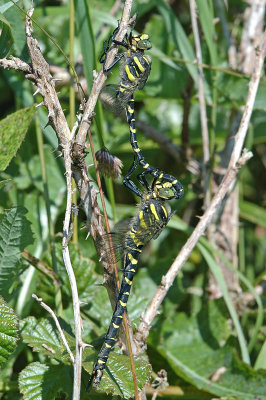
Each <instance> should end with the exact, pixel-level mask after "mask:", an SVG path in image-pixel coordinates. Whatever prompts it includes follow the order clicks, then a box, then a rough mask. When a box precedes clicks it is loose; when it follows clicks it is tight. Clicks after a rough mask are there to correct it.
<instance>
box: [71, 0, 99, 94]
mask: <svg viewBox="0 0 266 400" xmlns="http://www.w3.org/2000/svg"><path fill="white" fill-rule="evenodd" d="M74 4H75V10H76V23H77V25H76V26H77V34H78V36H79V39H80V47H81V53H82V59H83V65H84V73H85V77H86V81H87V85H88V89H89V90H90V89H91V86H92V79H93V74H92V72H93V70H94V69H95V68H96V62H95V58H96V56H95V44H94V34H93V30H92V23H91V18H90V9H89V5H88V2H87V0H75V2H74Z"/></svg>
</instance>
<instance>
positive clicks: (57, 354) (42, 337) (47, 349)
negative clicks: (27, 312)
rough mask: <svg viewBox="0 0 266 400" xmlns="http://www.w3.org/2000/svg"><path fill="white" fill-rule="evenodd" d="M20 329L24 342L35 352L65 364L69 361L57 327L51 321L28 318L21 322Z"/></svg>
mask: <svg viewBox="0 0 266 400" xmlns="http://www.w3.org/2000/svg"><path fill="white" fill-rule="evenodd" d="M20 329H21V337H22V339H23V341H24V342H25V343H27V344H28V345H29V346H31V347H32V348H33V351H38V352H41V353H43V354H46V355H47V356H49V357H50V358H56V359H57V360H59V361H63V362H65V363H67V362H68V361H69V356H68V353H67V352H66V349H65V347H64V345H63V344H62V342H61V340H60V336H59V333H58V331H57V329H56V326H55V324H54V323H53V321H51V320H50V319H47V318H41V319H39V320H37V319H36V318H34V317H28V318H25V319H24V320H23V321H21V323H20Z"/></svg>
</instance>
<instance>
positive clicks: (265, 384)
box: [149, 302, 266, 400]
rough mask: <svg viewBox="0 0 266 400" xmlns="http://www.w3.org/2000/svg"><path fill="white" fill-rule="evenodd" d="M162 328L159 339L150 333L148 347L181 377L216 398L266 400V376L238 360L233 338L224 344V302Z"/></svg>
mask: <svg viewBox="0 0 266 400" xmlns="http://www.w3.org/2000/svg"><path fill="white" fill-rule="evenodd" d="M160 328H161V329H160V336H159V338H156V333H155V332H154V331H151V335H150V336H151V337H150V338H149V343H150V344H151V345H152V346H154V347H156V349H157V351H159V353H160V354H161V355H162V356H164V357H165V358H166V359H167V361H168V362H169V364H170V365H171V367H172V368H173V370H174V371H175V372H176V374H177V375H178V376H181V377H182V378H183V379H185V380H186V381H188V382H190V383H192V384H193V385H195V386H196V387H197V388H198V389H201V390H206V391H207V392H209V393H213V394H215V395H216V396H217V397H221V396H227V397H229V396H233V398H234V399H239V400H240V399H245V400H249V399H250V400H251V399H253V400H254V399H255V398H260V399H265V398H266V372H265V371H255V370H254V369H252V368H251V367H249V366H248V365H247V364H245V363H243V362H241V361H239V360H238V359H237V357H236V355H235V354H234V353H235V340H234V339H233V338H230V339H229V340H227V342H225V340H226V338H227V337H228V328H227V318H226V315H224V311H223V310H222V309H221V302H209V303H208V305H207V306H206V307H205V308H204V309H203V310H202V311H201V312H200V313H199V314H198V315H196V316H193V317H190V318H189V317H187V316H186V315H185V314H183V313H180V314H179V315H177V316H176V317H174V318H173V319H172V320H171V321H170V320H168V321H166V322H165V323H163V325H162V327H160ZM158 340H159V342H158ZM156 345H157V346H156ZM218 371H221V372H220V374H218V378H214V377H215V376H216V375H217V373H218Z"/></svg>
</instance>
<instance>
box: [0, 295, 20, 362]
mask: <svg viewBox="0 0 266 400" xmlns="http://www.w3.org/2000/svg"><path fill="white" fill-rule="evenodd" d="M17 325H18V320H17V316H16V314H15V313H14V311H13V310H12V308H10V307H9V306H8V305H7V303H6V302H5V301H4V299H3V298H2V296H0V366H2V365H3V364H4V363H5V362H6V361H7V359H8V357H9V356H10V354H11V353H13V351H14V349H15V347H16V342H17V339H18V328H17Z"/></svg>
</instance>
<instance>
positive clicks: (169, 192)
mask: <svg viewBox="0 0 266 400" xmlns="http://www.w3.org/2000/svg"><path fill="white" fill-rule="evenodd" d="M153 189H154V191H155V193H156V194H157V196H158V197H159V198H161V199H163V200H172V199H180V198H181V197H182V196H183V194H184V189H183V186H182V185H181V183H180V182H179V181H178V180H177V179H176V178H174V177H172V176H171V175H168V177H167V179H166V178H158V179H156V181H155V183H154V187H153Z"/></svg>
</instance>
